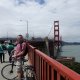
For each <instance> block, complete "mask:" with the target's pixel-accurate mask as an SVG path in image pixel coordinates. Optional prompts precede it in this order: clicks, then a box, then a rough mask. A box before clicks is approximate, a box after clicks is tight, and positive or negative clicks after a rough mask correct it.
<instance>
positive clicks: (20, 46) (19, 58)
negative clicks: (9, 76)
mask: <svg viewBox="0 0 80 80" xmlns="http://www.w3.org/2000/svg"><path fill="white" fill-rule="evenodd" d="M25 49H26V42H24V38H23V36H22V35H18V36H17V45H16V47H15V48H14V55H13V56H12V57H14V58H16V68H17V75H18V80H23V79H22V78H23V77H24V75H23V69H22V66H23V64H22V63H23V58H24V56H23V54H24V52H25Z"/></svg>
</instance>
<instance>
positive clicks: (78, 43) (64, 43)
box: [62, 41, 80, 45]
mask: <svg viewBox="0 0 80 80" xmlns="http://www.w3.org/2000/svg"><path fill="white" fill-rule="evenodd" d="M62 45H80V42H64V41H62Z"/></svg>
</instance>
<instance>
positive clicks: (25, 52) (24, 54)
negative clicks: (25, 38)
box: [20, 43, 28, 57]
mask: <svg viewBox="0 0 80 80" xmlns="http://www.w3.org/2000/svg"><path fill="white" fill-rule="evenodd" d="M20 45H21V48H22V44H20ZM27 53H28V47H27V43H26V48H25V51H24V53H23V55H22V56H23V57H24V56H26V55H27Z"/></svg>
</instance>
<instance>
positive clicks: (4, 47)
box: [1, 41, 7, 62]
mask: <svg viewBox="0 0 80 80" xmlns="http://www.w3.org/2000/svg"><path fill="white" fill-rule="evenodd" d="M1 44H2V48H3V53H4V54H3V55H2V57H3V62H5V53H6V51H7V48H6V45H5V43H4V41H2V42H1Z"/></svg>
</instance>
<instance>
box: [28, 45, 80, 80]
mask: <svg viewBox="0 0 80 80" xmlns="http://www.w3.org/2000/svg"><path fill="white" fill-rule="evenodd" d="M29 49H34V47H33V46H31V45H29ZM35 54H36V55H38V56H39V57H41V58H42V59H43V60H44V61H45V62H47V63H48V64H49V65H50V66H51V67H53V68H54V69H56V70H57V71H58V72H59V73H60V74H62V75H63V76H67V77H68V78H70V80H80V75H79V74H78V73H76V72H75V71H73V70H71V69H69V68H68V67H66V66H64V65H63V64H61V63H59V62H58V61H56V60H54V59H52V58H50V57H49V56H47V55H46V54H44V53H43V52H41V51H39V50H38V49H35Z"/></svg>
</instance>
